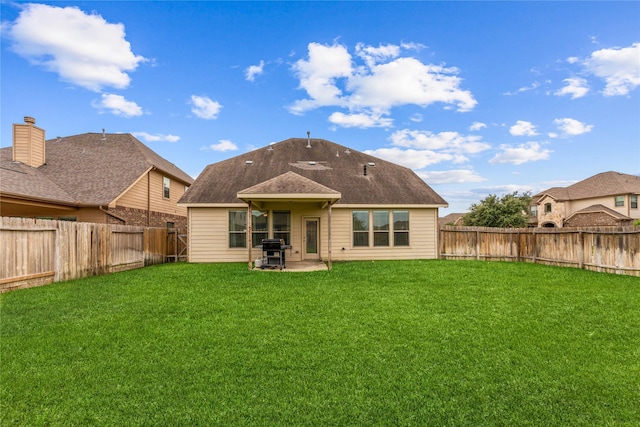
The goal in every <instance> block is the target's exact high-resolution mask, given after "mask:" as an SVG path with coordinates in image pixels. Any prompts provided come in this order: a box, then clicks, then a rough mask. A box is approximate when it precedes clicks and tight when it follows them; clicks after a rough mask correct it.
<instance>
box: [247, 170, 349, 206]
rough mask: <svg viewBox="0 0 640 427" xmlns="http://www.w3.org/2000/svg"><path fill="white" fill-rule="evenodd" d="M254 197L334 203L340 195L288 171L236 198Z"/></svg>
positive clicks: (248, 189)
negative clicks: (316, 200)
mask: <svg viewBox="0 0 640 427" xmlns="http://www.w3.org/2000/svg"><path fill="white" fill-rule="evenodd" d="M256 197H258V198H263V199H264V198H269V199H282V198H285V199H309V198H311V199H321V200H330V201H332V202H335V201H337V200H339V199H340V197H342V195H341V194H340V193H339V192H337V191H335V190H332V189H331V188H328V187H325V186H324V185H322V184H318V183H317V182H315V181H312V180H310V179H309V178H305V177H303V176H301V175H298V174H297V173H295V172H291V171H290V172H286V173H283V174H282V175H279V176H277V177H275V178H271V179H270V180H267V181H264V182H261V183H260V184H256V185H254V186H253V187H250V188H247V189H244V190H240V191H239V192H238V198H240V199H242V200H249V199H251V198H254V199H255V198H256Z"/></svg>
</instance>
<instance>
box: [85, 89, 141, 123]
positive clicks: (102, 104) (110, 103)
mask: <svg viewBox="0 0 640 427" xmlns="http://www.w3.org/2000/svg"><path fill="white" fill-rule="evenodd" d="M91 105H92V106H93V107H94V108H97V109H99V110H108V111H109V112H110V113H111V114H114V115H116V116H121V117H135V116H141V115H142V114H143V111H142V108H141V107H140V106H139V105H138V104H136V103H135V102H133V101H127V100H126V99H125V98H124V96H122V95H115V94H112V93H103V94H102V98H101V99H100V101H98V100H94V101H93V102H92V103H91Z"/></svg>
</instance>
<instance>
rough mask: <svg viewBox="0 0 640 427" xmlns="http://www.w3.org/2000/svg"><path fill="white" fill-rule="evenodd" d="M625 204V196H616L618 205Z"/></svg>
mask: <svg viewBox="0 0 640 427" xmlns="http://www.w3.org/2000/svg"><path fill="white" fill-rule="evenodd" d="M620 206H624V196H616V207H620Z"/></svg>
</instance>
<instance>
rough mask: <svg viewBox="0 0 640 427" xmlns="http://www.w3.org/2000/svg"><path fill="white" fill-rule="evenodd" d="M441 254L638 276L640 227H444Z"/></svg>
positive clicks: (639, 272)
mask: <svg viewBox="0 0 640 427" xmlns="http://www.w3.org/2000/svg"><path fill="white" fill-rule="evenodd" d="M440 258H442V259H477V260H498V261H523V262H533V263H540V264H548V265H560V266H566V267H575V268H580V269H586V270H593V271H599V272H607V273H616V274H627V275H633V276H640V227H598V228H491V227H464V226H459V227H458V226H445V227H442V228H441V229H440Z"/></svg>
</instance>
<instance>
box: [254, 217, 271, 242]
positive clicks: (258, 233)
mask: <svg viewBox="0 0 640 427" xmlns="http://www.w3.org/2000/svg"><path fill="white" fill-rule="evenodd" d="M251 217H252V222H251V243H252V244H253V246H258V245H261V244H262V239H268V238H269V218H268V217H269V212H265V211H252V212H251Z"/></svg>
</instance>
